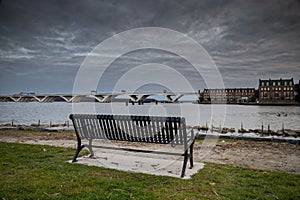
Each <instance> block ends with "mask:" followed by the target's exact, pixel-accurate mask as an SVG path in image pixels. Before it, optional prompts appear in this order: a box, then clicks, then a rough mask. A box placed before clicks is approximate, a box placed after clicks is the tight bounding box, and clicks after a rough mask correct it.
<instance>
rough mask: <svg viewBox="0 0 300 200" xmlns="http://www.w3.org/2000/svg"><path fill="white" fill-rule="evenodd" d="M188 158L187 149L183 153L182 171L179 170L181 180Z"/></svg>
mask: <svg viewBox="0 0 300 200" xmlns="http://www.w3.org/2000/svg"><path fill="white" fill-rule="evenodd" d="M188 157H189V154H188V149H187V150H185V152H184V160H183V166H182V170H181V178H183V177H184V175H185V169H186V165H187V162H188Z"/></svg>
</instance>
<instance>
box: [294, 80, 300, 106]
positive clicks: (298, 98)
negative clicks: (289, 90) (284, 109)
mask: <svg viewBox="0 0 300 200" xmlns="http://www.w3.org/2000/svg"><path fill="white" fill-rule="evenodd" d="M295 93H296V96H295V100H296V101H297V102H300V80H299V83H298V84H295Z"/></svg>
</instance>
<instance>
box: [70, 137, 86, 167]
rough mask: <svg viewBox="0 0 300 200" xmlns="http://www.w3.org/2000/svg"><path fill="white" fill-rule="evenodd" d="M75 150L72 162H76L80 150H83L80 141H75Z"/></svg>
mask: <svg viewBox="0 0 300 200" xmlns="http://www.w3.org/2000/svg"><path fill="white" fill-rule="evenodd" d="M77 142H78V143H77V149H76V152H75V155H74V157H73V160H72V162H76V161H77V157H78V154H79V153H80V151H81V149H83V148H84V145H81V140H77Z"/></svg>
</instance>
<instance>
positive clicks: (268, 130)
mask: <svg viewBox="0 0 300 200" xmlns="http://www.w3.org/2000/svg"><path fill="white" fill-rule="evenodd" d="M268 134H269V135H270V124H268Z"/></svg>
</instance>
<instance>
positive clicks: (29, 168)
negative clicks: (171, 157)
mask: <svg viewBox="0 0 300 200" xmlns="http://www.w3.org/2000/svg"><path fill="white" fill-rule="evenodd" d="M0 150H1V154H0V198H1V199H69V198H70V199H300V190H299V188H300V175H294V174H287V173H279V172H269V171H260V170H254V169H246V168H240V167H234V166H230V165H219V164H212V163H207V164H206V165H205V168H204V169H203V170H200V172H199V173H197V174H196V175H194V176H193V178H192V179H190V180H182V179H178V178H172V177H161V176H154V175H146V174H137V173H130V172H122V171H117V170H110V169H104V168H99V167H91V166H85V165H78V164H70V163H67V162H66V161H67V160H70V159H71V158H72V156H73V153H74V151H75V150H74V149H67V148H57V147H50V146H40V145H24V144H12V143H0Z"/></svg>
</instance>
